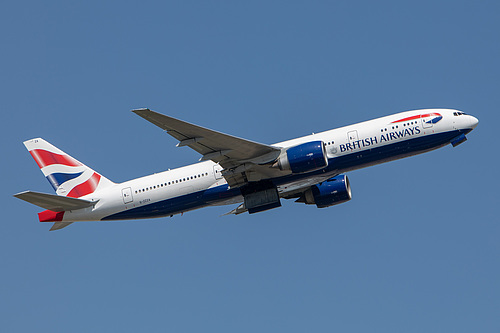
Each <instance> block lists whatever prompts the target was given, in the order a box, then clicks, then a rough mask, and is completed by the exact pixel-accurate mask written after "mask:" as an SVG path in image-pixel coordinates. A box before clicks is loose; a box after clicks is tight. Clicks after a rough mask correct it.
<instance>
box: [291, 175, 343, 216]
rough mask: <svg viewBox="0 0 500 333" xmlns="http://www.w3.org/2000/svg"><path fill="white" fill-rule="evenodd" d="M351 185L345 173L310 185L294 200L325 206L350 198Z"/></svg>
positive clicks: (320, 206)
mask: <svg viewBox="0 0 500 333" xmlns="http://www.w3.org/2000/svg"><path fill="white" fill-rule="evenodd" d="M351 198H352V196H351V186H350V184H349V179H348V178H347V176H346V175H339V176H337V177H334V178H331V179H328V180H327V181H325V182H323V183H321V184H318V185H313V186H311V187H310V188H309V189H308V190H307V191H305V192H304V193H302V195H301V196H300V198H299V199H297V201H296V202H303V203H305V204H306V205H313V204H315V205H316V206H317V207H318V208H326V207H330V206H333V205H338V204H341V203H344V202H347V201H349V200H351Z"/></svg>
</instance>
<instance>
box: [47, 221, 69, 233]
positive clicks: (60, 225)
mask: <svg viewBox="0 0 500 333" xmlns="http://www.w3.org/2000/svg"><path fill="white" fill-rule="evenodd" d="M71 223H73V222H56V223H54V225H53V226H52V228H50V230H49V231H54V230H59V229H62V228H66V227H67V226H68V225H70V224H71Z"/></svg>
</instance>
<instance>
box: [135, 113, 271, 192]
mask: <svg viewBox="0 0 500 333" xmlns="http://www.w3.org/2000/svg"><path fill="white" fill-rule="evenodd" d="M132 112H134V113H136V114H137V115H139V116H141V117H142V118H144V119H146V120H147V121H149V122H151V123H153V124H154V125H156V126H158V127H160V128H162V129H164V130H165V131H167V133H168V134H170V135H171V136H173V137H174V138H176V139H177V140H179V143H178V144H177V146H178V147H182V146H188V147H190V148H192V149H194V150H196V151H197V152H198V153H200V154H202V155H203V156H202V157H201V158H200V160H202V161H204V160H212V161H214V162H215V163H219V164H220V165H221V166H222V167H223V168H224V171H223V173H222V174H223V175H224V177H225V178H226V180H227V181H228V183H229V185H230V186H236V185H242V184H243V183H246V182H247V181H249V180H250V181H251V180H260V179H266V178H270V177H273V176H275V175H276V174H277V172H278V173H279V170H276V169H271V168H270V167H269V165H266V166H265V167H262V165H264V164H267V163H271V162H273V161H274V160H276V158H278V156H279V155H280V153H281V149H280V148H278V147H273V146H269V145H266V144H262V143H258V142H254V141H250V140H246V139H242V138H238V137H235V136H232V135H229V134H224V133H221V132H217V131H214V130H211V129H208V128H204V127H201V126H198V125H194V124H191V123H188V122H185V121H182V120H179V119H176V118H172V117H169V116H166V115H163V114H161V113H158V112H155V111H151V110H149V109H137V110H132ZM246 171H249V173H250V174H252V175H253V178H252V176H250V178H251V179H248V177H247V176H242V173H244V172H246Z"/></svg>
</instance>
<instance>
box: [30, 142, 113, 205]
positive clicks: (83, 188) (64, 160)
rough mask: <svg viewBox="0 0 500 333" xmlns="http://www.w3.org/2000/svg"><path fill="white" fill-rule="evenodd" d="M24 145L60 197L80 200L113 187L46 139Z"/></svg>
mask: <svg viewBox="0 0 500 333" xmlns="http://www.w3.org/2000/svg"><path fill="white" fill-rule="evenodd" d="M24 145H25V146H26V148H27V149H28V151H29V152H30V154H31V156H33V158H34V159H35V162H36V163H37V164H38V166H39V167H40V170H42V172H43V175H44V176H45V177H46V178H47V180H48V181H49V183H50V184H51V185H52V187H53V188H54V190H55V191H56V194H58V195H61V196H67V197H72V198H80V197H83V196H86V195H88V194H91V193H94V192H95V191H96V190H99V189H102V188H104V187H108V186H109V185H113V182H111V181H110V180H109V179H107V178H105V177H103V176H102V175H100V174H99V173H97V172H95V171H94V170H92V169H91V168H89V167H88V166H86V165H85V164H83V163H81V162H79V161H77V160H76V159H74V158H73V157H71V156H69V155H68V154H66V153H65V152H63V151H62V150H60V149H58V148H56V147H54V146H53V145H51V144H50V143H48V142H47V141H45V140H44V139H40V138H38V139H32V140H28V141H25V142H24Z"/></svg>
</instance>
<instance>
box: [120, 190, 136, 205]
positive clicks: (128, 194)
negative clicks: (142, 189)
mask: <svg viewBox="0 0 500 333" xmlns="http://www.w3.org/2000/svg"><path fill="white" fill-rule="evenodd" d="M122 197H123V203H124V204H128V203H131V202H132V201H134V198H133V197H132V189H131V188H130V187H126V188H124V189H123V190H122Z"/></svg>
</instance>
